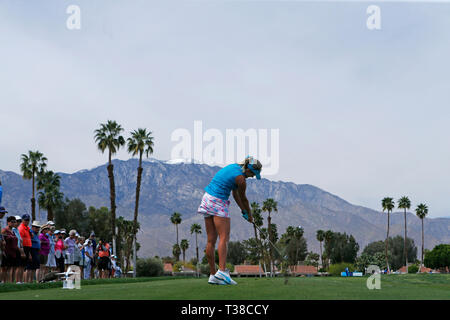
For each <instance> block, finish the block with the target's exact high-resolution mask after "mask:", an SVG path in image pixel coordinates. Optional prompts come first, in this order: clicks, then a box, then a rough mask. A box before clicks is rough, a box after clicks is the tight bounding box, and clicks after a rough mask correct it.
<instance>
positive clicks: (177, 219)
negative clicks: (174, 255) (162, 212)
mask: <svg viewBox="0 0 450 320" xmlns="http://www.w3.org/2000/svg"><path fill="white" fill-rule="evenodd" d="M181 221H182V219H181V214H180V213H178V212H174V213H173V214H172V215H171V216H170V222H172V223H173V224H174V225H175V227H176V229H177V245H178V225H179V224H180V223H181Z"/></svg>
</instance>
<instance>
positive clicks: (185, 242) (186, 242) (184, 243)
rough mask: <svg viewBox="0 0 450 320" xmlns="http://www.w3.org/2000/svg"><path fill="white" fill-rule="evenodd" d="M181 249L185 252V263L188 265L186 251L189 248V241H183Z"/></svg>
mask: <svg viewBox="0 0 450 320" xmlns="http://www.w3.org/2000/svg"><path fill="white" fill-rule="evenodd" d="M180 248H181V250H182V251H183V263H186V250H187V249H188V248H189V241H187V239H182V240H181V242H180Z"/></svg>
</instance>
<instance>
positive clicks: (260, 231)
mask: <svg viewBox="0 0 450 320" xmlns="http://www.w3.org/2000/svg"><path fill="white" fill-rule="evenodd" d="M252 224H253V225H254V226H255V228H256V229H258V231H259V233H262V234H265V235H266V238H267V241H269V243H270V244H271V245H272V247H273V248H274V249H275V250H277V252H278V254H279V255H280V256H281V258H282V259H283V255H282V254H281V252H280V250H278V248H277V247H276V246H275V245H274V244H273V243H272V241H270V239H269V235H268V234H266V233H265V232H262V230H261V229H260V228H259V227H258V226H257V225H256V224H255V223H254V222H252Z"/></svg>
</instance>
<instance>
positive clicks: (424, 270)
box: [398, 266, 433, 273]
mask: <svg viewBox="0 0 450 320" xmlns="http://www.w3.org/2000/svg"><path fill="white" fill-rule="evenodd" d="M398 271H399V272H402V273H406V266H403V267H401V268H400V269H398ZM431 271H433V270H431V269H430V268H426V267H420V270H419V272H422V273H429V272H431Z"/></svg>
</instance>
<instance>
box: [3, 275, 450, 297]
mask: <svg viewBox="0 0 450 320" xmlns="http://www.w3.org/2000/svg"><path fill="white" fill-rule="evenodd" d="M121 280H122V281H120V282H117V283H115V282H114V281H113V280H111V281H108V282H104V283H102V282H101V281H99V282H97V284H91V285H82V287H81V289H80V290H76V289H73V290H63V289H61V288H62V284H61V283H59V284H60V287H58V288H45V289H33V290H31V289H26V290H21V291H10V292H2V293H0V300H8V299H14V300H23V299H31V300H34V299H44V300H45V299H58V300H59V299H62V300H70V299H72V300H73V299H83V300H90V299H100V300H111V299H119V300H122V299H124V300H142V299H152V300H153V299H156V300H171V299H176V300H185V299H186V300H188V299H189V300H210V299H211V300H222V299H226V300H260V299H261V300H303V299H308V300H309V299H342V300H348V299H389V300H390V299H439V300H441V299H450V274H411V275H388V276H385V275H383V276H382V277H381V289H380V290H369V289H367V287H366V281H367V277H362V278H341V277H304V278H288V282H287V284H285V279H284V278H283V277H280V278H262V279H260V278H236V281H237V282H238V285H237V286H217V285H208V284H207V278H200V279H198V278H183V279H174V278H172V277H164V278H154V279H145V281H140V282H134V281H123V279H121ZM130 280H133V279H130ZM136 280H137V279H136ZM143 280H144V279H143Z"/></svg>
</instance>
